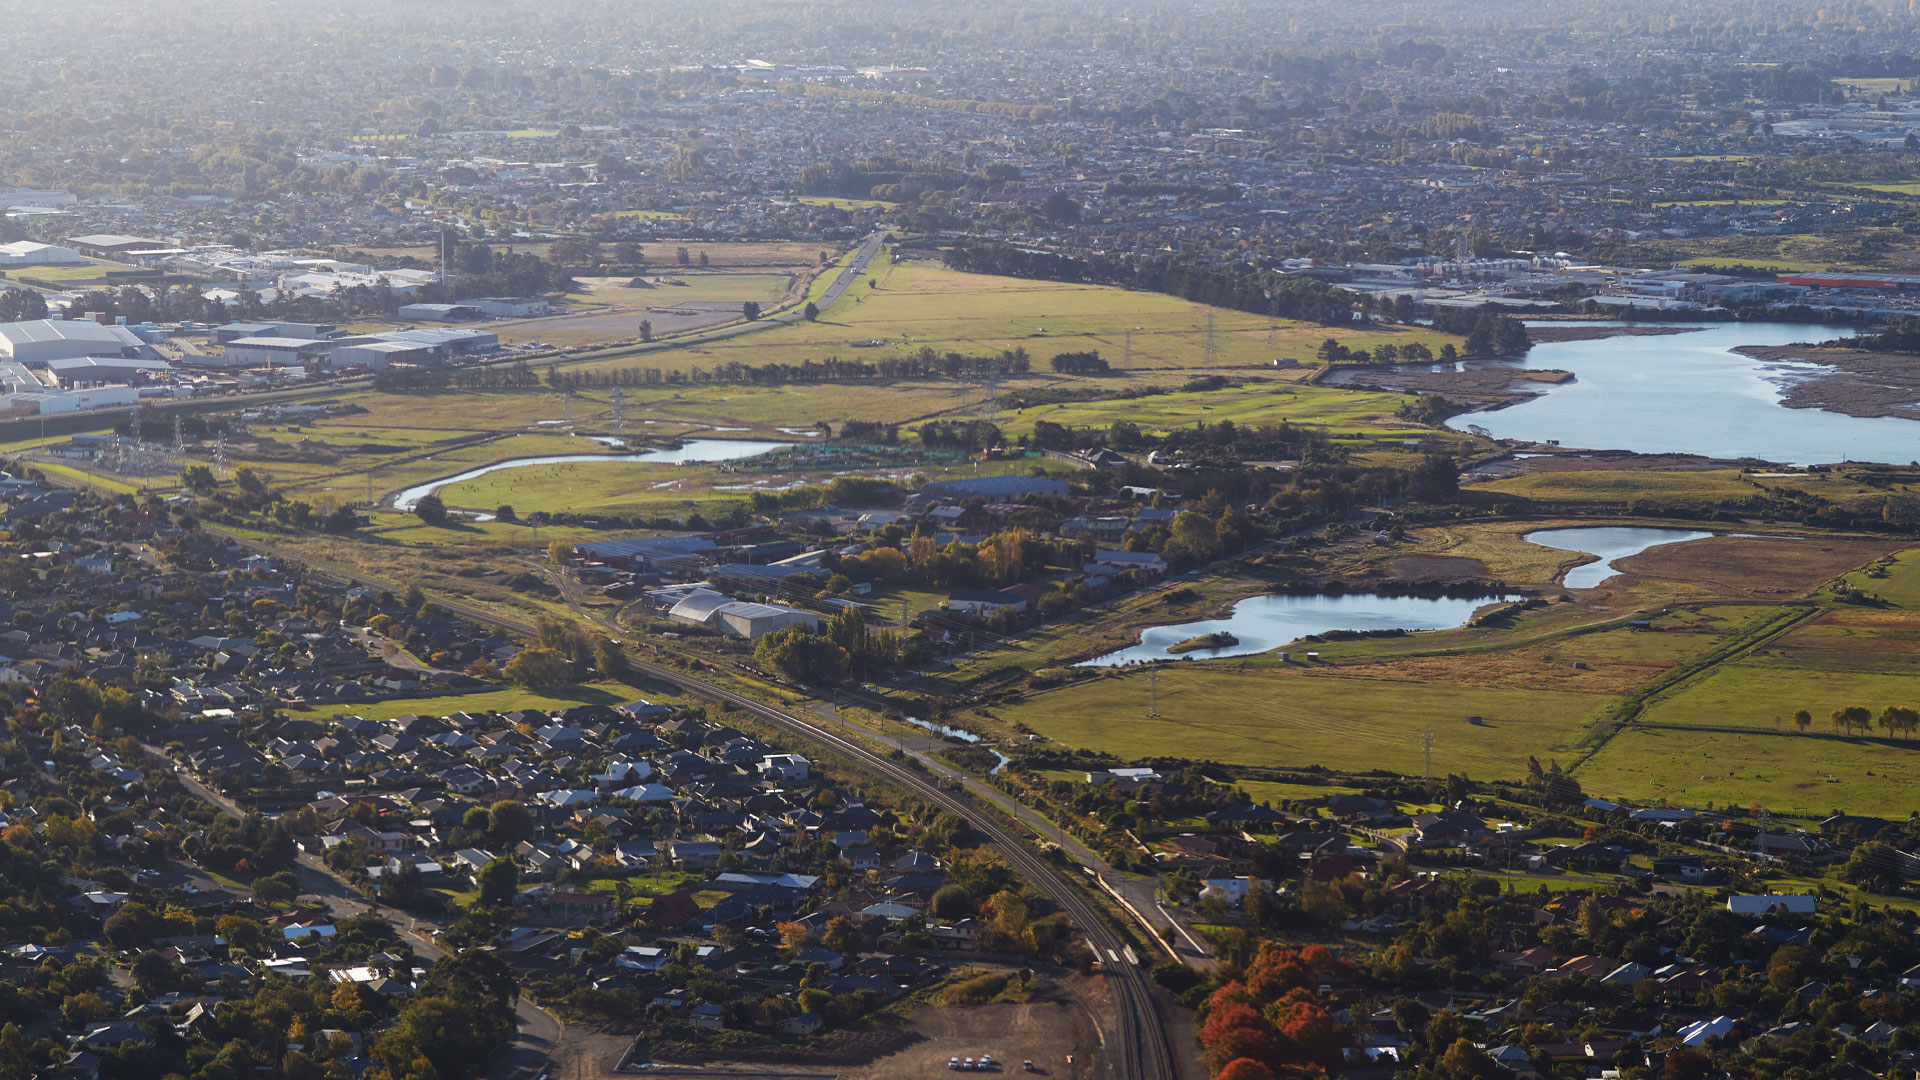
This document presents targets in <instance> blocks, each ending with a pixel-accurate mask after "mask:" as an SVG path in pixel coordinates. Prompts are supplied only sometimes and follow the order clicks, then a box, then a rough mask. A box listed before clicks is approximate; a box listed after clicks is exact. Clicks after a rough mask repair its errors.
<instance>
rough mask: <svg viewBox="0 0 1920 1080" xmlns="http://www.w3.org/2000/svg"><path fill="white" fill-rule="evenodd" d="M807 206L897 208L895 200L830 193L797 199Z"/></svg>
mask: <svg viewBox="0 0 1920 1080" xmlns="http://www.w3.org/2000/svg"><path fill="white" fill-rule="evenodd" d="M799 201H800V202H803V203H805V204H807V205H808V206H827V207H832V208H833V209H835V210H848V211H854V210H898V209H900V204H899V203H897V202H886V201H884V200H881V199H842V198H838V197H836V196H832V195H809V196H805V197H803V198H801V199H800V200H799Z"/></svg>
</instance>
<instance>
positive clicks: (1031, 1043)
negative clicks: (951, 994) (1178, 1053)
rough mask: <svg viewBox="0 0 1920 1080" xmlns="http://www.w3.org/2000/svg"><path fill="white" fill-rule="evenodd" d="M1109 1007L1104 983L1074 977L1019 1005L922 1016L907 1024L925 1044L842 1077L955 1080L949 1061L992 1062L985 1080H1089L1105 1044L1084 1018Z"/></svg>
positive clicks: (925, 1012) (923, 1012)
mask: <svg viewBox="0 0 1920 1080" xmlns="http://www.w3.org/2000/svg"><path fill="white" fill-rule="evenodd" d="M1041 996H1046V997H1050V998H1053V999H1054V1000H1045V1001H1043V1000H1039V998H1040V997H1041ZM1107 1000H1108V999H1107V988H1106V984H1105V980H1104V979H1102V978H1100V977H1099V976H1092V977H1082V976H1078V975H1075V976H1070V977H1068V978H1066V979H1063V980H1060V981H1057V982H1053V983H1051V984H1050V986H1049V988H1048V989H1045V990H1042V991H1041V993H1040V994H1037V995H1036V1000H1034V1001H1032V1002H1029V1003H1027V1004H1025V1005H977V1006H972V1007H963V1008H932V1007H929V1008H925V1009H922V1010H920V1012H919V1013H918V1014H916V1015H915V1016H914V1018H913V1025H914V1030H915V1031H916V1032H918V1033H919V1034H920V1035H922V1036H924V1037H925V1041H923V1042H918V1043H915V1044H914V1045H912V1046H910V1047H908V1048H907V1049H905V1050H902V1051H900V1052H899V1053H896V1054H890V1055H888V1056H886V1057H883V1058H880V1059H879V1060H877V1061H874V1062H872V1063H871V1064H868V1065H865V1066H862V1067H860V1068H854V1069H846V1070H842V1071H841V1073H840V1075H841V1076H842V1077H844V1078H845V1080H913V1078H916V1077H918V1078H923V1080H932V1078H934V1077H942V1078H945V1080H952V1078H953V1077H954V1076H956V1075H958V1074H956V1073H954V1072H952V1071H950V1070H949V1069H948V1068H947V1059H948V1058H954V1057H959V1058H967V1057H975V1058H977V1057H979V1056H980V1055H981V1054H991V1055H993V1060H994V1062H995V1068H994V1069H993V1071H992V1072H990V1073H988V1074H987V1075H989V1076H1006V1077H1016V1076H1027V1075H1032V1076H1041V1077H1048V1078H1050V1080H1090V1078H1091V1077H1092V1076H1093V1075H1094V1068H1093V1059H1094V1058H1095V1057H1096V1056H1098V1055H1097V1051H1098V1048H1099V1047H1100V1045H1101V1044H1102V1043H1103V1041H1104V1039H1103V1036H1102V1035H1101V1033H1100V1032H1099V1031H1098V1030H1097V1028H1096V1027H1095V1025H1094V1023H1093V1021H1092V1019H1091V1018H1090V1017H1089V1015H1088V1011H1087V1010H1088V1008H1089V1007H1091V1008H1098V1009H1104V1008H1105V1007H1106V1004H1107ZM1103 1015H1104V1014H1103ZM1069 1056H1071V1057H1072V1058H1073V1063H1072V1064H1068V1063H1067V1058H1068V1057H1069ZM1022 1061H1032V1062H1033V1067H1034V1072H1033V1073H1031V1074H1028V1073H1025V1072H1023V1070H1022V1069H1021V1067H1020V1063H1021V1062H1022Z"/></svg>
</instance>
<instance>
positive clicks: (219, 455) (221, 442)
mask: <svg viewBox="0 0 1920 1080" xmlns="http://www.w3.org/2000/svg"><path fill="white" fill-rule="evenodd" d="M213 469H214V472H215V473H216V474H218V475H220V476H222V477H224V476H226V475H227V433H226V432H224V431H222V432H221V433H220V437H219V438H218V439H215V440H214V443H213Z"/></svg>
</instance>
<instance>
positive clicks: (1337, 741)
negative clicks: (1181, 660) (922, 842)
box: [996, 664, 1606, 779]
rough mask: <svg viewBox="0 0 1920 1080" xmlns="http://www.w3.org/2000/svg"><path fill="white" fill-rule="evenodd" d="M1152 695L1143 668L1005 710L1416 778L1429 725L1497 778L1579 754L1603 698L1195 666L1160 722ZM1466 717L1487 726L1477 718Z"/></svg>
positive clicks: (1040, 726)
mask: <svg viewBox="0 0 1920 1080" xmlns="http://www.w3.org/2000/svg"><path fill="white" fill-rule="evenodd" d="M1147 694H1148V679H1147V675H1146V674H1145V673H1144V672H1137V673H1132V674H1128V675H1114V676H1108V677H1103V678H1099V679H1094V680H1091V681H1088V682H1084V683H1080V684H1076V685H1073V686H1069V687H1063V688H1061V689H1059V690H1053V691H1049V692H1047V693H1043V694H1037V695H1034V696H1033V697H1032V698H1030V699H1028V700H1027V701H1026V702H1023V703H1022V704H1020V705H1018V706H1014V707H1008V708H1004V709H1001V710H997V711H996V715H999V716H1000V717H1001V718H1002V719H1003V720H1005V721H1006V722H1008V723H1018V724H1024V725H1026V726H1027V727H1028V728H1031V729H1032V730H1034V731H1036V732H1038V733H1040V734H1041V735H1044V736H1046V737H1047V738H1049V739H1051V740H1053V741H1055V742H1058V743H1061V744H1063V745H1066V746H1071V747H1081V746H1087V747H1095V748H1098V749H1102V750H1107V751H1111V752H1113V753H1116V754H1120V755H1122V756H1126V757H1130V758H1143V757H1152V756H1155V755H1160V754H1178V755H1181V756H1185V757H1191V758H1195V759H1205V760H1212V761H1221V762H1228V763H1239V764H1248V765H1265V766H1281V767H1286V766H1305V765H1314V764H1319V765H1325V766H1327V767H1328V768H1332V769H1342V770H1353V771H1365V770H1368V769H1390V770H1393V771H1395V772H1400V773H1411V774H1416V775H1417V774H1418V773H1419V772H1420V770H1421V768H1422V752H1421V734H1422V733H1423V732H1425V731H1428V730H1431V731H1433V733H1434V764H1435V767H1436V768H1441V767H1442V764H1443V763H1444V769H1443V770H1442V771H1446V772H1459V773H1465V774H1468V775H1471V776H1473V777H1475V778H1477V779H1494V778H1500V777H1517V776H1522V775H1524V774H1525V771H1526V762H1527V757H1528V756H1529V755H1536V756H1538V757H1539V758H1540V759H1541V760H1542V761H1544V760H1546V759H1547V758H1549V757H1552V756H1554V755H1555V754H1556V753H1557V754H1559V755H1560V756H1562V757H1566V756H1570V754H1571V753H1572V751H1573V748H1574V746H1575V745H1576V744H1577V743H1578V742H1579V741H1580V739H1581V738H1582V737H1583V736H1584V735H1585V734H1586V732H1587V730H1588V727H1589V725H1590V724H1591V723H1592V721H1593V720H1594V719H1595V717H1596V714H1597V713H1598V711H1599V709H1600V708H1601V707H1602V706H1603V705H1604V704H1605V703H1606V699H1605V698H1604V697H1601V696H1598V695H1593V694H1584V693H1569V692H1560V691H1538V690H1533V691H1529V690H1507V689H1499V688H1489V687H1477V686H1459V685H1452V686H1449V685H1431V684H1421V683H1414V682H1397V681H1388V680H1372V679H1366V678H1350V677H1345V676H1342V675H1322V674H1309V673H1305V672H1299V671H1289V672H1278V671H1273V670H1265V671H1259V672H1257V673H1256V672H1249V673H1236V672H1234V671H1232V670H1226V669H1223V668H1222V667H1221V666H1220V665H1191V666H1189V665H1186V664H1176V665H1173V666H1171V667H1168V668H1164V669H1162V670H1161V672H1160V676H1159V687H1158V691H1157V694H1158V701H1159V711H1160V713H1161V714H1162V716H1161V718H1160V719H1151V718H1148V717H1147V716H1146V715H1145V713H1146V710H1147ZM1468 716H1483V717H1485V718H1486V723H1485V724H1484V725H1474V724H1469V723H1467V722H1466V717H1468Z"/></svg>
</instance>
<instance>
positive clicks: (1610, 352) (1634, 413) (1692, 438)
mask: <svg viewBox="0 0 1920 1080" xmlns="http://www.w3.org/2000/svg"><path fill="white" fill-rule="evenodd" d="M1560 325H1568V324H1560ZM1573 325H1583V324H1573ZM1584 325H1606V326H1612V325H1619V324H1616V323H1598V324H1592V323H1589V324H1584ZM1851 332H1852V331H1851V330H1849V329H1847V328H1845V327H1837V326H1813V325H1807V324H1804V323H1752V322H1747V323H1715V324H1711V325H1704V326H1699V327H1696V328H1693V329H1690V330H1688V332H1686V333H1684V334H1666V335H1652V336H1623V337H1611V338H1600V339H1597V340H1592V341H1561V342H1548V343H1544V344H1540V345H1536V346H1534V347H1533V350H1532V351H1531V352H1529V353H1528V354H1527V355H1526V356H1525V357H1524V358H1522V359H1519V360H1511V361H1504V360H1503V361H1486V362H1484V363H1480V362H1476V363H1477V364H1478V366H1489V367H1491V366H1504V367H1511V368H1515V369H1519V368H1535V369H1539V368H1556V369H1559V370H1562V371H1570V372H1572V373H1573V375H1574V378H1573V381H1571V382H1567V383H1561V384H1558V385H1538V384H1529V386H1528V388H1529V389H1535V390H1539V391H1540V394H1539V396H1538V397H1536V398H1534V399H1533V400H1531V401H1525V402H1522V403H1520V404H1518V405H1511V406H1508V407H1507V408H1504V409H1491V410H1488V411H1485V412H1475V413H1466V414H1463V415H1460V416H1456V417H1454V418H1453V419H1451V420H1449V421H1447V424H1448V426H1449V427H1452V428H1455V429H1457V430H1461V431H1464V430H1466V429H1467V428H1468V427H1469V426H1470V425H1471V426H1478V427H1481V428H1485V429H1486V430H1487V431H1489V432H1491V433H1492V434H1493V435H1494V437H1496V438H1503V439H1523V440H1526V441H1529V442H1542V443H1544V442H1549V441H1552V442H1558V443H1560V444H1562V445H1565V446H1569V447H1579V448H1582V449H1587V450H1632V451H1637V452H1639V453H1646V454H1658V453H1685V454H1704V455H1706V456H1709V457H1720V458H1740V457H1753V458H1761V459H1764V460H1767V461H1774V462H1779V463H1782V464H1787V465H1815V464H1831V463H1838V462H1842V461H1877V462H1888V463H1893V464H1905V463H1907V462H1909V461H1913V460H1916V459H1920V422H1915V421H1912V420H1903V419H1899V418H1897V417H1871V418H1869V417H1858V416H1846V415H1843V414H1841V413H1834V412H1827V411H1825V410H1823V409H1789V408H1787V407H1786V406H1784V405H1782V404H1781V403H1780V402H1781V398H1782V396H1783V394H1784V391H1785V389H1786V388H1787V387H1790V386H1792V385H1794V384H1795V383H1798V382H1802V381H1805V380H1807V379H1810V378H1813V377H1815V376H1816V375H1818V374H1820V373H1821V372H1823V371H1825V370H1826V368H1824V367H1823V366H1822V365H1818V364H1807V363H1799V362H1794V361H1779V360H1758V359H1755V358H1753V357H1750V356H1743V355H1741V354H1740V353H1736V352H1734V351H1733V350H1734V349H1735V348H1736V347H1738V346H1742V345H1790V344H1793V343H1795V342H1801V341H1813V342H1817V341H1827V340H1831V339H1833V338H1838V337H1845V336H1847V335H1848V334H1850V333H1851Z"/></svg>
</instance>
